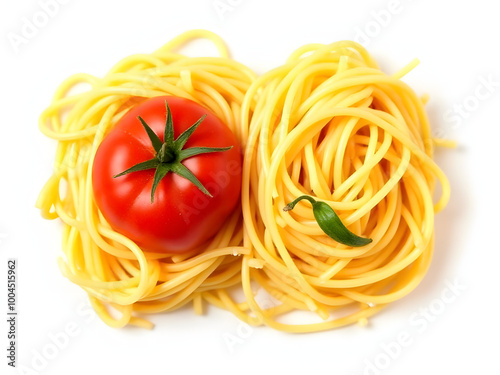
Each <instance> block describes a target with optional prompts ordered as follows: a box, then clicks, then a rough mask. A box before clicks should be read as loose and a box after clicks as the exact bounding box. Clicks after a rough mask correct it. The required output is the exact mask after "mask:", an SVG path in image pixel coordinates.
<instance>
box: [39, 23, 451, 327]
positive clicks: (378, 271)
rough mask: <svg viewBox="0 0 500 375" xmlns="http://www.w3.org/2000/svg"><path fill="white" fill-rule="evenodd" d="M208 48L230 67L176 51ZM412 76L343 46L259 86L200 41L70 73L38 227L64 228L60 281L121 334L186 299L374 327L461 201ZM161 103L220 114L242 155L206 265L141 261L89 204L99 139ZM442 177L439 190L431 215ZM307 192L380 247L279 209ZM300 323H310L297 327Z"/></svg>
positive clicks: (292, 61) (195, 34)
mask: <svg viewBox="0 0 500 375" xmlns="http://www.w3.org/2000/svg"><path fill="white" fill-rule="evenodd" d="M199 38H202V39H208V40H210V41H211V42H213V43H214V45H215V47H216V48H217V50H218V52H219V55H220V56H219V57H187V56H183V55H181V54H179V53H178V52H176V50H177V49H179V48H180V47H182V46H183V45H184V44H186V43H188V42H189V41H191V40H193V39H199ZM414 65H415V63H412V64H410V65H409V66H408V67H406V68H405V69H403V70H402V71H400V72H398V73H396V74H395V75H393V76H388V75H386V74H384V73H383V72H382V71H380V69H379V68H378V67H377V64H376V62H375V61H374V59H373V58H372V57H371V56H370V55H369V54H368V52H367V51H366V50H365V49H364V48H363V47H361V46H360V45H358V44H356V43H354V42H347V41H345V42H338V43H333V44H330V45H319V44H312V45H307V46H304V47H301V48H299V49H298V50H297V51H295V52H294V53H293V54H292V55H291V56H290V58H289V59H288V60H287V61H286V63H285V64H284V65H283V66H281V67H278V68H276V69H274V70H272V71H270V72H268V73H266V74H264V75H262V76H261V77H257V76H256V75H255V74H254V73H253V72H252V71H251V70H250V69H249V68H248V67H246V66H244V65H242V64H240V63H238V62H236V61H234V60H232V59H230V58H229V56H228V51H227V49H226V47H225V45H224V43H223V41H222V40H221V39H220V38H219V37H218V36H217V35H215V34H213V33H210V32H208V31H204V30H193V31H189V32H187V33H184V34H181V35H180V36H178V37H177V38H175V39H173V40H172V41H171V42H169V43H167V44H166V45H165V46H164V47H162V48H160V49H159V50H158V51H156V52H154V53H152V54H141V55H133V56H130V57H128V58H125V59H124V60H122V61H120V62H119V63H118V64H117V65H115V66H114V67H113V68H112V69H111V70H110V71H109V73H108V74H106V76H104V77H103V78H97V77H94V76H91V75H88V74H77V75H74V76H72V77H70V78H69V79H68V80H66V81H65V82H63V83H62V85H61V86H60V87H59V88H58V89H57V91H56V93H55V95H54V98H53V101H52V104H51V105H50V106H49V107H48V108H47V109H46V110H45V111H44V112H43V114H42V115H41V118H40V129H41V131H42V132H43V133H44V134H46V135H47V136H49V137H51V138H53V139H55V140H57V141H58V148H57V152H56V158H55V165H54V174H53V175H52V177H51V178H50V179H49V180H48V182H47V183H46V185H45V186H44V188H43V190H42V192H41V193H40V196H39V199H38V201H37V207H39V208H40V209H41V212H42V215H43V217H45V218H47V219H55V218H59V219H60V220H61V221H62V222H63V223H64V229H63V250H64V259H63V258H61V259H60V261H59V264H60V268H61V270H62V272H63V274H64V275H65V276H66V277H67V278H68V279H70V280H71V281H72V282H74V283H75V284H77V285H79V286H80V287H82V288H83V289H84V290H85V291H86V292H87V293H88V295H89V298H90V301H91V303H92V305H93V307H94V308H95V310H96V312H97V313H98V315H99V316H100V317H101V319H102V320H103V321H104V322H105V323H106V324H108V325H110V326H112V327H123V326H125V325H127V324H131V325H137V326H141V327H145V328H151V327H152V323H151V322H150V321H149V320H147V319H146V318H145V317H144V315H145V314H151V313H158V312H163V311H172V310H175V309H178V308H180V307H182V306H185V305H187V304H190V303H192V305H193V307H194V309H195V312H197V313H201V312H202V310H203V304H204V303H208V304H212V305H215V306H218V307H220V308H223V309H226V310H229V311H231V312H232V313H234V314H235V315H236V316H237V317H238V318H240V319H242V320H243V321H245V322H246V323H248V324H252V325H262V324H266V325H268V326H270V327H273V328H275V329H278V330H283V331H288V332H312V331H320V330H327V329H332V328H336V327H340V326H343V325H346V324H352V323H355V322H360V323H363V322H366V318H368V317H369V316H371V315H373V314H374V313H376V312H377V311H379V310H380V309H381V308H383V307H384V306H385V305H387V304H388V303H390V302H393V301H395V300H397V299H399V298H401V297H403V296H405V295H406V294H408V293H409V292H410V291H411V290H413V289H414V288H415V287H416V286H417V285H418V283H419V282H420V281H421V279H422V278H423V277H424V275H425V273H426V270H427V268H428V266H429V263H430V260H431V257H432V252H433V237H434V214H435V213H436V212H438V211H439V210H441V209H443V208H444V206H445V205H446V203H447V200H448V197H449V193H450V188H449V185H448V182H447V179H446V177H445V175H444V174H443V172H442V171H441V170H440V169H439V168H438V167H437V165H436V164H435V163H434V161H433V159H432V154H433V147H434V145H433V139H432V137H431V132H430V126H429V123H428V120H427V117H426V114H425V110H424V102H425V98H424V100H422V99H420V98H418V97H417V96H416V94H415V93H414V92H413V91H412V90H411V88H409V87H408V86H407V85H406V84H404V83H403V82H402V81H401V80H400V78H401V77H403V76H404V75H405V74H406V73H407V72H408V71H409V70H410V69H411V68H412V67H413V66H414ZM82 86H85V88H86V90H84V91H81V87H82ZM78 90H80V91H78ZM158 95H175V96H180V97H185V98H188V99H191V100H194V101H196V102H198V103H200V104H202V105H204V106H205V107H206V108H209V109H210V110H212V112H214V113H215V114H216V115H217V116H218V117H219V118H220V119H222V120H223V121H224V122H225V123H226V124H227V125H228V126H229V128H230V129H231V130H232V131H233V133H234V134H235V135H236V137H237V139H238V141H239V142H240V144H241V146H242V149H244V155H243V158H244V167H243V181H242V195H241V207H239V208H238V209H237V210H235V212H234V213H233V214H232V216H231V217H230V219H228V220H227V222H226V223H225V224H224V226H223V228H222V229H221V231H220V232H219V233H218V234H217V235H216V236H215V237H214V238H213V239H212V240H210V241H209V242H208V243H206V244H204V245H203V251H202V252H201V253H199V251H198V250H199V249H197V250H196V251H193V252H192V253H188V254H183V255H179V254H177V255H175V254H159V253H148V252H145V251H143V250H142V249H141V248H140V247H139V246H137V245H136V244H135V243H134V242H133V241H131V240H130V239H128V238H126V237H125V236H123V235H121V234H119V233H117V232H115V231H113V229H112V228H111V227H110V226H109V224H108V223H106V220H105V219H104V218H103V216H102V214H101V213H100V212H99V210H98V208H97V207H96V205H95V202H94V199H93V195H92V186H91V171H92V163H93V158H94V155H95V152H96V150H97V147H98V146H99V144H100V142H101V141H102V139H103V138H104V137H105V135H106V134H107V132H108V131H109V130H110V129H111V128H112V127H113V125H114V124H116V122H117V121H118V120H119V119H120V118H121V117H122V116H123V115H124V114H125V113H126V112H127V111H128V110H129V109H130V108H131V107H132V106H134V105H135V104H137V103H140V102H141V101H142V100H144V99H145V98H149V97H153V96H158ZM436 179H437V180H438V181H439V182H440V183H441V186H442V187H441V197H440V198H439V200H438V201H437V203H435V204H434V201H433V192H434V187H435V182H436ZM303 194H307V195H311V196H313V197H315V199H317V200H320V201H324V202H326V203H328V204H329V205H330V206H331V207H332V208H333V209H334V210H335V211H336V212H337V214H338V215H339V216H340V218H341V219H342V221H343V222H344V223H345V224H346V225H347V226H348V227H349V229H350V230H351V231H352V232H354V233H356V234H358V235H363V236H366V237H371V238H372V239H373V242H372V243H370V244H369V245H367V246H364V247H360V248H350V247H347V246H345V245H342V244H339V243H337V242H335V241H333V240H332V239H331V238H329V237H328V236H326V235H325V234H324V233H323V232H322V231H321V229H320V228H319V227H318V224H317V223H316V221H315V220H314V217H313V214H312V210H311V206H310V204H309V203H306V202H303V201H302V202H300V203H299V204H297V207H296V208H295V209H294V211H293V212H284V211H283V207H284V206H285V205H286V204H287V203H289V202H291V201H292V200H294V199H295V198H297V197H298V196H300V195H303ZM198 253H199V254H198ZM260 290H264V291H265V295H266V297H265V298H266V300H265V303H262V300H259V296H258V295H256V294H257V292H258V291H260ZM238 291H242V292H243V295H244V297H245V299H244V300H243V301H239V298H238V296H237V295H236V294H237V293H238ZM113 310H117V311H118V312H120V314H119V316H116V314H115V313H114V312H113ZM296 311H304V312H311V313H312V315H313V316H314V317H311V318H310V319H309V320H308V321H307V322H305V323H300V324H295V322H292V323H290V322H287V321H286V320H287V318H286V316H287V314H288V313H293V312H296Z"/></svg>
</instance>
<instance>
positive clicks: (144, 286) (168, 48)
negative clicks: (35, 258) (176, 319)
mask: <svg viewBox="0 0 500 375" xmlns="http://www.w3.org/2000/svg"><path fill="white" fill-rule="evenodd" d="M198 38H202V39H208V40H210V41H211V42H213V43H214V45H215V46H216V48H217V50H218V52H219V54H220V56H219V57H187V56H183V55H180V54H178V53H176V52H175V50H176V49H177V48H179V47H181V46H182V45H184V44H185V43H187V42H189V41H191V40H193V39H198ZM254 79H255V75H254V73H253V72H252V71H251V70H250V69H248V68H247V67H245V66H243V65H242V64H239V63H237V62H235V61H234V60H232V59H230V58H229V57H228V52H227V49H226V46H225V45H224V43H223V41H222V40H221V39H220V38H219V37H218V36H216V35H214V34H212V33H210V32H208V31H201V30H194V31H190V32H187V33H184V34H182V35H180V36H179V37H177V38H175V39H173V40H172V41H171V42H169V43H167V44H166V45H165V46H164V47H162V48H161V49H159V50H158V51H156V52H154V53H152V54H141V55H133V56H130V57H128V58H125V59H124V60H122V61H120V62H119V63H118V64H117V65H116V66H115V67H113V68H112V69H111V70H110V71H109V73H108V74H106V76H105V77H103V78H97V77H93V76H91V75H88V74H77V75H75V76H72V77H70V78H69V79H68V80H66V81H65V82H64V83H62V85H61V86H60V87H59V88H58V90H57V91H56V93H55V96H54V99H53V101H52V104H51V105H50V107H49V108H47V109H46V110H45V111H44V112H43V114H42V116H41V118H40V129H41V130H42V132H43V133H44V134H46V135H47V136H49V137H51V138H53V139H55V140H57V141H58V148H57V154H56V160H55V166H54V174H53V176H52V177H51V178H50V179H49V181H48V182H47V183H46V185H45V187H44V188H43V191H42V192H41V194H40V196H39V199H38V201H37V207H39V208H40V209H41V211H42V215H43V216H44V217H45V218H49V219H54V218H57V217H58V218H60V219H61V220H62V221H63V223H64V232H63V248H64V254H65V259H61V260H60V262H59V263H60V267H61V270H62V272H63V274H64V275H65V276H66V277H68V278H69V279H70V280H71V281H73V282H74V283H75V284H78V285H79V286H81V287H82V288H83V289H84V290H85V291H86V292H87V293H88V295H89V297H90V301H91V303H92V305H93V307H94V308H95V310H96V311H97V313H98V315H99V316H100V317H101V318H102V319H103V320H104V321H105V322H106V323H107V324H109V325H110V326H113V327H121V326H124V325H126V324H128V323H130V324H134V325H139V326H143V327H151V326H152V325H151V323H150V322H149V321H147V320H145V319H143V318H141V317H140V316H139V315H140V314H142V313H154V312H160V311H170V310H174V309H177V308H179V307H181V306H183V305H185V304H186V303H189V302H193V303H194V304H195V306H196V309H197V311H198V312H199V311H200V310H201V296H202V294H203V293H204V292H206V291H210V290H220V289H225V288H227V287H230V286H233V285H237V284H240V279H241V277H240V273H241V259H240V257H238V255H240V254H244V253H249V251H248V249H244V248H242V247H241V243H242V238H243V226H242V219H241V209H237V210H235V211H234V213H233V214H232V216H231V217H230V218H229V219H228V220H227V221H226V222H225V224H224V225H223V227H222V229H221V230H220V231H219V233H218V234H217V235H216V236H215V237H214V238H213V239H212V240H210V241H209V242H207V243H205V244H203V250H204V251H203V252H202V253H201V254H198V255H194V254H197V253H199V251H197V250H198V249H195V250H194V251H193V252H191V253H188V254H182V255H174V254H170V255H169V254H159V253H147V252H144V251H142V250H141V248H140V247H139V246H137V245H136V244H135V243H134V242H133V241H131V240H130V239H128V238H126V237H125V236H123V235H121V234H119V233H117V232H115V231H114V230H113V229H112V228H111V227H110V225H108V223H107V222H106V221H105V219H104V218H103V216H102V214H101V213H100V211H99V210H98V208H97V206H96V204H95V202H94V198H93V193H92V181H91V175H92V173H91V172H92V164H93V160H94V155H95V152H96V150H97V147H98V146H99V144H100V142H101V141H102V139H103V138H104V137H105V136H106V134H107V132H108V131H109V130H110V129H111V128H112V127H113V126H114V124H116V122H117V121H118V120H119V119H120V118H121V117H122V116H123V115H124V114H125V113H126V112H127V111H128V110H129V109H130V108H131V107H132V106H134V105H135V104H137V103H139V102H141V101H142V100H144V99H145V98H149V97H153V96H159V95H174V96H179V97H184V98H188V99H191V100H193V101H195V102H198V103H200V104H201V105H203V106H205V107H206V108H208V109H210V110H211V111H212V112H213V113H214V114H215V115H217V116H218V117H219V118H220V119H222V120H223V121H224V123H225V124H226V125H227V126H228V127H229V128H230V129H231V130H232V131H233V133H234V134H235V135H236V137H237V138H238V140H239V141H241V137H242V131H241V129H242V127H241V124H240V120H239V119H240V108H241V104H242V102H243V100H244V97H245V93H246V90H247V89H248V87H249V86H250V84H251V83H252V82H253V81H254ZM82 84H83V85H86V86H87V87H86V88H87V90H86V91H84V92H80V93H74V91H76V90H80V91H81V90H82V88H81V86H82ZM71 91H73V93H72V92H71ZM109 307H112V308H114V309H116V310H118V311H120V312H121V316H120V317H118V318H117V317H116V314H113V312H112V310H110V309H109Z"/></svg>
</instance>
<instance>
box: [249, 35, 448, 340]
mask: <svg viewBox="0 0 500 375" xmlns="http://www.w3.org/2000/svg"><path fill="white" fill-rule="evenodd" d="M415 63H416V61H414V62H412V63H411V64H410V65H409V66H408V67H407V68H405V69H403V70H402V71H400V72H398V73H396V74H395V75H392V76H389V75H386V74H384V73H383V72H382V71H380V69H379V68H378V66H377V64H376V62H375V61H374V59H373V58H372V57H371V56H370V55H369V54H368V53H367V51H366V50H365V49H364V48H363V47H361V46H360V45H358V44H356V43H354V42H338V43H333V44H331V45H307V46H304V47H302V48H300V49H298V50H297V51H296V52H295V53H293V54H292V55H291V57H290V58H289V59H288V61H287V62H286V64H284V65H283V66H281V67H279V68H277V69H274V70H272V71H270V72H269V73H267V74H265V75H263V76H262V77H260V78H259V79H258V80H257V81H256V82H255V83H254V84H253V85H252V87H250V89H249V91H248V92H247V97H246V101H245V103H244V105H243V107H244V111H243V121H242V122H243V124H246V123H248V124H249V136H248V138H247V139H245V144H246V154H245V164H244V176H243V185H242V186H243V192H242V206H243V216H244V225H245V242H244V245H245V247H246V248H250V249H251V250H252V252H251V253H250V254H246V255H245V256H244V259H243V268H242V275H243V280H242V285H243V289H244V290H245V295H246V298H247V301H248V305H249V308H250V309H251V310H252V311H253V313H254V314H255V315H256V316H257V318H258V319H257V321H258V322H263V323H265V324H267V325H269V326H272V327H274V328H276V329H280V330H285V331H291V332H308V331H318V330H326V329H331V328H335V327H339V326H343V325H346V324H350V323H354V322H358V321H360V322H366V318H367V317H368V316H370V315H372V314H374V313H375V312H377V311H378V310H380V309H381V308H382V307H383V306H385V305H386V304H388V303H390V302H393V301H395V300H397V299H399V298H401V297H403V296H405V295H406V294H408V293H409V292H410V291H411V290H412V289H414V288H415V287H416V286H417V285H418V283H419V282H420V281H421V280H422V278H423V277H424V275H425V273H426V271H427V268H428V266H429V263H430V260H431V257H432V252H433V237H434V214H435V212H437V211H439V210H441V209H442V208H443V207H444V206H445V205H446V202H447V200H448V197H449V192H450V191H449V186H448V182H447V179H446V177H445V176H444V174H443V173H442V171H441V170H440V169H439V168H438V167H437V166H436V164H435V163H434V162H433V160H432V152H433V141H432V138H431V130H430V127H429V122H428V119H427V116H426V114H425V111H424V106H423V104H424V103H423V101H425V100H421V99H419V98H418V97H417V96H416V94H415V93H414V91H413V90H412V89H411V88H409V87H408V86H407V85H406V84H405V83H403V82H402V81H401V80H400V78H401V77H402V76H404V75H405V74H406V73H407V72H408V71H409V70H410V69H411V68H412V67H413V66H414V65H415ZM254 99H255V100H256V105H255V110H254V111H253V115H252V116H250V108H251V106H250V104H251V103H252V101H253V100H254ZM436 177H437V179H439V181H440V182H441V184H442V192H441V198H440V199H439V201H438V202H437V203H436V204H435V205H434V204H433V190H434V185H435V179H436ZM301 195H310V196H314V197H315V199H317V200H320V201H323V202H326V203H327V204H328V205H330V206H331V207H332V208H333V209H334V210H335V211H336V213H337V214H338V215H339V217H340V218H341V219H342V221H343V222H344V223H345V224H346V225H347V226H348V228H349V229H350V230H351V231H352V232H354V233H356V234H357V235H361V236H365V237H370V238H372V239H373V242H372V243H370V244H369V245H367V246H364V247H360V248H352V247H348V246H345V245H342V244H339V243H337V242H335V241H333V240H332V239H331V238H329V237H328V236H327V235H325V233H323V232H322V230H321V229H320V228H319V226H318V223H316V221H315V219H314V216H313V212H312V210H311V205H310V204H309V203H304V201H302V202H301V203H299V204H298V205H297V207H296V208H295V209H294V211H293V212H284V211H283V207H285V205H287V204H288V203H289V202H292V201H293V200H294V199H296V198H297V197H299V196H301ZM254 258H255V259H257V260H255V259H254ZM256 262H258V263H259V266H260V267H261V268H254V267H251V265H252V264H255V263H256ZM252 280H256V281H257V282H258V283H259V284H260V285H261V286H262V287H263V288H265V290H266V291H267V292H268V293H269V294H270V295H271V296H273V297H275V298H276V299H277V300H279V301H280V302H281V305H279V313H283V312H285V311H291V310H297V309H298V310H305V311H312V312H315V313H316V314H317V315H318V316H319V317H320V318H321V319H320V321H319V322H318V321H314V320H313V321H310V322H309V323H308V324H297V325H293V324H285V323H283V322H281V321H280V320H279V319H278V318H277V316H276V315H275V313H276V311H266V310H264V309H262V308H261V307H260V306H259V304H258V303H257V302H256V301H255V298H254V297H253V293H252V291H251V287H250V282H251V281H252Z"/></svg>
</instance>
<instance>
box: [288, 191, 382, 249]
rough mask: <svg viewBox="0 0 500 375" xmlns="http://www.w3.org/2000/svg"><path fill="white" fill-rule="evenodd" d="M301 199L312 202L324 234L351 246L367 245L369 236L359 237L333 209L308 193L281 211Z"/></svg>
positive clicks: (291, 208)
mask: <svg viewBox="0 0 500 375" xmlns="http://www.w3.org/2000/svg"><path fill="white" fill-rule="evenodd" d="M302 199H307V200H308V201H309V202H311V204H312V208H313V214H314V218H315V219H316V221H317V223H318V225H319V227H320V228H321V229H322V230H323V232H325V234H326V235H328V236H329V237H331V238H333V239H334V240H335V241H337V242H339V243H342V244H344V245H348V246H352V247H360V246H365V245H368V244H369V243H370V242H372V241H373V240H372V239H371V238H364V237H359V236H357V235H355V234H354V233H352V232H351V231H350V230H349V229H347V228H346V227H345V225H344V224H343V223H342V221H341V220H340V218H339V217H338V216H337V214H336V213H335V211H333V209H332V208H331V207H330V206H329V205H328V204H326V203H325V202H318V201H316V200H314V199H313V198H312V197H310V196H308V195H302V196H300V197H298V198H297V199H295V200H294V201H293V202H291V203H288V204H287V205H286V206H285V207H284V208H283V211H291V210H293V208H294V207H295V205H296V204H297V203H299V202H300V201H301V200H302Z"/></svg>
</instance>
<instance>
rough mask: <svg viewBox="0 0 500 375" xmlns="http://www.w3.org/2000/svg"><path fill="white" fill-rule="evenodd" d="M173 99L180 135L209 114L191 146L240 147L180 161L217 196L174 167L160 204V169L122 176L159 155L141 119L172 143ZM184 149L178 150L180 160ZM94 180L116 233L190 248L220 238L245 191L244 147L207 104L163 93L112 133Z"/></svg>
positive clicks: (171, 248)
mask: <svg viewBox="0 0 500 375" xmlns="http://www.w3.org/2000/svg"><path fill="white" fill-rule="evenodd" d="M165 102H167V103H168V106H169V107H170V111H171V115H172V120H173V132H174V139H175V140H178V137H179V135H180V134H181V133H182V132H184V131H185V130H186V129H188V128H189V127H190V126H191V125H193V124H194V123H196V122H197V121H198V120H200V118H201V117H202V116H203V115H206V117H205V118H204V119H203V121H201V123H200V125H199V126H198V127H197V128H196V130H195V131H194V132H193V133H192V135H191V136H190V137H189V138H188V139H187V143H186V144H185V145H184V147H183V149H184V150H186V149H189V148H192V147H217V148H220V147H230V146H232V148H231V149H228V150H224V151H218V152H210V153H202V154H198V155H195V156H190V157H187V158H186V159H184V160H182V161H181V162H180V163H181V164H182V165H183V166H185V167H187V169H189V170H190V171H191V172H192V173H193V174H194V175H195V176H196V177H197V179H198V180H199V182H200V183H201V184H202V185H203V187H205V188H206V189H207V190H208V192H209V193H210V194H211V195H212V196H211V197H210V196H208V195H207V194H206V193H204V192H203V191H202V190H200V188H199V187H197V186H196V185H195V184H194V183H192V182H191V181H189V180H188V179H186V178H185V177H182V176H181V175H179V174H177V173H174V172H168V173H167V174H166V175H165V177H164V178H163V179H161V180H160V181H159V183H158V184H157V187H156V190H155V192H154V196H153V198H154V200H153V201H152V195H151V191H152V187H153V180H154V176H155V168H154V167H153V168H151V169H147V170H140V171H135V172H130V173H128V174H125V175H122V176H119V177H116V178H115V177H114V176H116V175H117V174H120V173H121V172H124V171H126V170H127V169H129V168H131V167H133V166H134V165H136V164H138V163H142V162H145V161H147V160H158V159H155V157H156V156H157V151H156V150H155V148H154V147H153V143H152V139H151V138H150V137H149V136H148V132H147V131H146V130H145V127H144V126H143V125H142V124H141V121H140V120H139V118H138V116H140V117H141V118H142V119H143V120H144V122H145V123H147V125H149V127H150V128H151V129H152V131H153V132H154V133H156V135H157V137H158V138H159V140H160V141H161V142H165V139H164V133H165V126H166V125H165V124H166V119H167V110H166V105H165ZM167 138H168V137H167ZM156 146H158V144H157V145H156ZM174 154H175V152H174ZM178 154H179V153H178V152H177V155H173V157H172V158H173V162H175V160H176V157H178ZM172 158H171V159H172ZM165 160H167V159H165ZM158 163H160V162H158ZM170 163H172V161H170ZM166 164H169V163H168V162H167V163H166ZM162 165H163V166H164V165H165V163H163V164H162ZM169 168H170V167H169ZM182 168H184V167H182ZM92 185H93V191H94V198H95V202H96V204H97V206H98V208H99V209H100V211H101V212H102V214H103V216H104V217H105V218H106V220H107V221H108V222H109V224H110V225H111V226H112V227H113V229H114V230H116V231H117V232H119V233H122V234H123V235H125V236H127V237H128V238H130V239H132V240H133V241H135V242H136V243H137V244H138V245H139V246H141V248H143V249H144V250H148V251H155V252H165V253H184V252H188V251H190V250H192V249H193V248H196V247H197V246H199V245H201V244H203V243H204V242H205V241H207V240H209V239H210V238H211V237H213V236H214V234H215V233H217V231H218V230H219V229H220V227H221V226H222V224H223V223H224V221H225V220H226V219H227V217H228V215H229V214H230V213H231V212H232V211H233V210H234V208H235V206H236V204H237V202H238V200H239V196H240V188H241V153H240V148H239V146H238V142H237V140H236V137H235V136H234V134H233V133H232V132H231V131H230V130H229V128H228V127H227V126H226V125H225V124H224V123H223V122H221V120H219V118H217V117H216V116H215V115H214V114H212V113H211V112H210V111H209V110H207V109H206V108H205V107H203V106H201V105H200V104H197V103H195V102H193V101H191V100H188V99H184V98H179V97H168V96H161V97H155V98H151V99H148V100H146V101H145V102H142V103H141V104H139V105H137V106H136V107H134V108H133V109H131V110H130V111H129V112H127V113H126V114H125V115H124V116H123V117H122V119H120V120H119V121H118V123H117V124H116V126H115V127H114V128H113V129H112V130H111V132H110V133H109V134H108V135H107V136H106V137H105V138H104V140H103V141H102V143H101V145H100V146H99V148H98V150H97V153H96V155H95V159H94V164H93V170H92ZM202 250H203V249H201V251H202Z"/></svg>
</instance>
